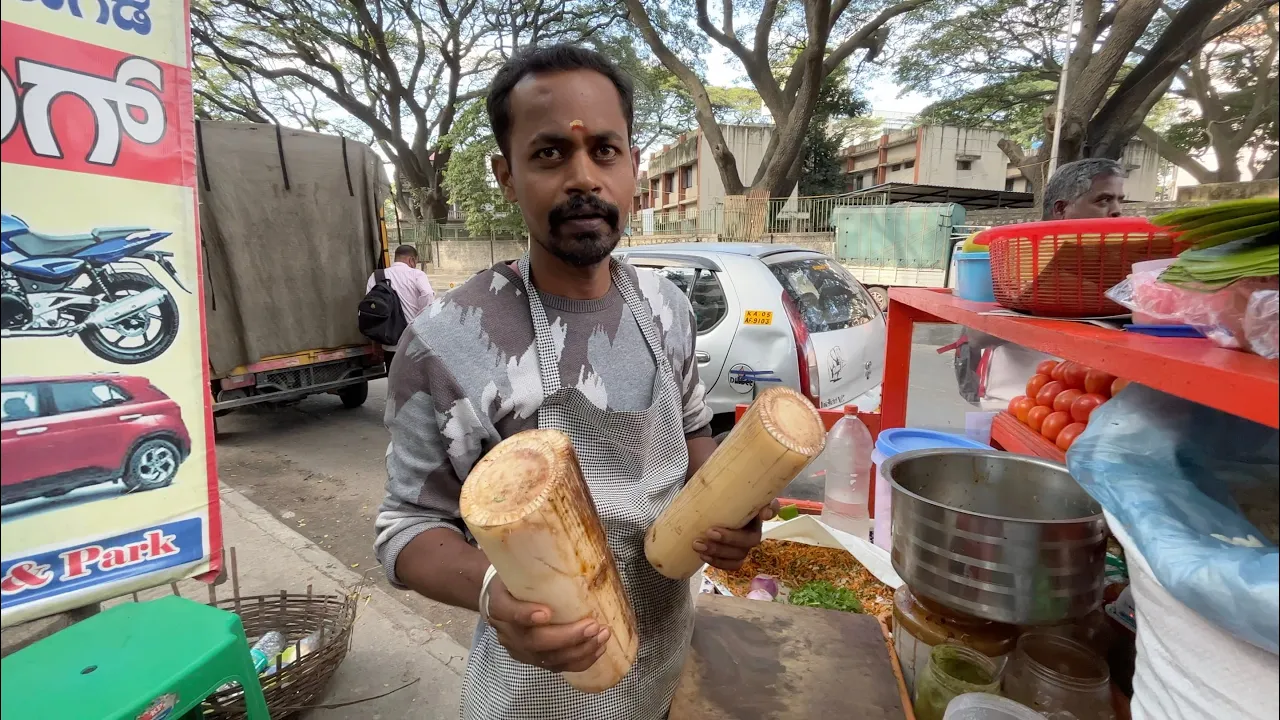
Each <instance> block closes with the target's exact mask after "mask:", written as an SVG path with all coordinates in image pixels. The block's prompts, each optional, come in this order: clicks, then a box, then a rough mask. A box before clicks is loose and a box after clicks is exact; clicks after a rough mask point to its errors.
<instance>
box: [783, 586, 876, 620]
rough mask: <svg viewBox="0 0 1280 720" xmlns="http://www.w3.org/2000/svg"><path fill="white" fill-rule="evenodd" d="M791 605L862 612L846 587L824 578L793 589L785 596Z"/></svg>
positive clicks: (851, 592)
mask: <svg viewBox="0 0 1280 720" xmlns="http://www.w3.org/2000/svg"><path fill="white" fill-rule="evenodd" d="M787 602H789V603H790V604H792V605H802V606H804V607H815V608H825V609H827V610H843V611H844V612H853V613H860V612H862V603H860V602H858V598H857V597H856V596H854V594H853V591H852V590H849V589H848V588H842V587H836V586H834V585H832V584H831V583H829V582H827V581H826V580H814V581H813V582H809V583H805V584H804V585H803V586H801V587H800V588H799V589H797V590H793V591H792V592H791V595H790V596H789V597H788V598H787Z"/></svg>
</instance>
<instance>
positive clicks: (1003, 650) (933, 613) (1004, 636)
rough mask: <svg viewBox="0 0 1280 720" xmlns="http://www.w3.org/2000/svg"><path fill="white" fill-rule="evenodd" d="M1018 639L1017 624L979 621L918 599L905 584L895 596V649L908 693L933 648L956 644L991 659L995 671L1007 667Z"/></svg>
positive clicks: (913, 686) (923, 599)
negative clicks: (945, 644) (1006, 662)
mask: <svg viewBox="0 0 1280 720" xmlns="http://www.w3.org/2000/svg"><path fill="white" fill-rule="evenodd" d="M1017 640H1018V628H1017V627H1016V626H1014V625H1005V624H1003V623H997V622H990V621H988V620H979V619H978V618H975V617H969V616H967V615H962V614H960V613H957V612H955V611H954V610H950V609H948V608H946V607H943V606H942V605H939V604H938V603H935V602H932V601H930V600H928V599H925V598H920V597H917V596H916V595H915V594H913V593H912V592H911V589H910V588H908V587H907V586H906V585H903V586H902V587H900V588H898V590H897V591H896V592H895V593H894V594H893V649H894V651H895V652H896V653H897V654H898V662H899V663H900V664H901V665H902V678H903V680H905V681H906V683H907V692H913V691H914V690H915V679H916V675H917V673H918V672H919V671H921V670H923V669H924V666H925V664H926V663H927V662H928V660H929V653H930V651H932V650H933V648H934V647H936V646H938V645H942V644H944V643H954V644H958V645H964V646H965V647H968V648H972V649H974V650H977V651H978V652H979V653H982V654H983V655H986V656H987V657H989V658H992V659H993V660H994V661H995V663H996V668H997V669H1000V668H1003V667H1004V663H1005V660H1006V659H1007V658H1008V657H1009V655H1010V653H1012V652H1013V648H1014V645H1015V644H1016V643H1017Z"/></svg>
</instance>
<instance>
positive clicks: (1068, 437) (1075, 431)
mask: <svg viewBox="0 0 1280 720" xmlns="http://www.w3.org/2000/svg"><path fill="white" fill-rule="evenodd" d="M1084 428H1085V424H1084V423H1078V422H1077V423H1071V424H1070V425H1068V426H1066V427H1064V428H1062V431H1061V432H1059V433H1058V439H1057V440H1056V441H1055V442H1057V443H1058V449H1059V450H1062V451H1063V452H1066V451H1068V450H1070V449H1071V444H1072V443H1074V442H1075V441H1076V438H1078V437H1080V433H1082V432H1084Z"/></svg>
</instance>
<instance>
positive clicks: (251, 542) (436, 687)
mask: <svg viewBox="0 0 1280 720" xmlns="http://www.w3.org/2000/svg"><path fill="white" fill-rule="evenodd" d="M221 496H222V529H223V537H224V543H225V547H226V548H227V550H228V558H229V557H230V555H229V553H230V549H231V548H235V549H236V559H237V565H238V566H239V573H238V574H239V578H240V594H241V595H262V594H269V593H277V592H279V591H281V590H288V591H290V592H306V589H307V586H308V585H311V586H312V589H313V591H314V592H317V593H341V592H343V590H344V589H345V588H349V587H353V586H355V585H357V584H358V583H359V582H360V579H361V576H360V574H359V572H358V571H359V570H360V568H356V569H352V568H348V567H345V566H343V565H342V564H341V563H339V562H338V560H337V559H336V558H334V557H333V556H332V555H329V554H328V553H326V552H325V551H323V550H321V549H320V548H319V547H317V546H316V544H315V543H313V542H311V541H310V540H308V539H306V538H305V537H303V536H302V535H299V534H298V533H297V532H294V531H293V530H292V529H290V528H289V527H288V526H286V525H284V524H283V523H281V522H280V521H278V520H276V519H275V518H274V517H272V516H271V514H270V513H268V512H267V511H265V510H263V509H262V508H260V507H258V506H257V505H254V504H253V503H252V502H250V501H249V500H248V499H247V498H245V497H244V496H243V495H241V494H240V493H239V492H237V491H236V490H234V489H232V488H229V487H227V486H225V485H224V486H223V487H222V493H221ZM229 562H230V561H229V560H228V563H229ZM228 572H230V570H229V569H228ZM373 572H381V568H377V569H374V570H373ZM179 590H180V591H181V593H182V594H183V595H184V596H186V597H189V598H192V599H196V600H200V601H202V602H205V601H207V600H208V588H207V587H206V586H205V585H204V584H203V583H200V582H197V581H194V580H190V581H185V582H183V583H180V584H179ZM170 592H171V591H170V589H169V588H167V587H166V588H158V589H156V590H153V591H150V592H148V593H145V594H144V599H146V598H150V597H155V596H159V595H166V594H169V593H170ZM217 593H218V597H219V598H223V597H231V583H230V582H229V581H228V582H226V583H224V584H223V585H221V586H219V587H218V588H217ZM466 655H467V650H466V648H464V647H462V646H461V645H459V644H458V643H457V642H455V641H454V640H453V639H452V638H450V637H449V636H448V635H446V634H445V633H444V631H442V630H439V629H437V628H436V627H435V626H434V625H433V624H432V623H430V622H429V621H428V620H427V619H425V618H423V617H422V616H421V615H418V614H417V613H414V612H412V611H410V610H409V609H408V608H407V607H405V606H404V605H403V604H401V603H400V602H399V601H398V600H396V599H395V598H394V597H392V596H391V595H389V594H388V593H386V592H385V591H383V590H381V589H379V588H378V587H376V586H373V585H369V586H367V587H365V588H364V589H363V590H362V591H361V602H360V606H359V609H358V611H357V615H356V625H355V631H354V634H353V638H352V643H351V650H350V652H348V653H347V657H346V659H345V660H344V661H343V663H342V665H341V666H340V667H339V668H338V672H337V673H336V674H335V675H334V677H333V681H332V683H331V684H330V686H329V694H328V696H327V697H326V698H324V700H323V702H324V703H326V704H330V703H342V702H349V701H352V700H359V699H361V698H367V697H372V696H374V695H379V694H381V693H384V692H386V691H388V690H390V689H392V688H395V687H399V686H400V685H403V684H405V683H406V682H408V681H410V680H413V679H414V678H419V680H418V682H417V683H415V684H413V685H412V686H410V687H407V688H405V689H403V690H400V691H399V692H396V693H393V694H391V695H388V696H387V697H384V698H379V699H377V700H370V701H368V702H361V703H358V704H356V705H350V706H347V707H344V708H339V709H334V710H313V711H311V712H310V713H308V714H306V715H304V717H305V718H306V720H357V719H358V720H438V719H439V720H453V719H454V718H456V717H458V692H459V690H460V688H461V685H462V671H463V669H464V667H465V665H466Z"/></svg>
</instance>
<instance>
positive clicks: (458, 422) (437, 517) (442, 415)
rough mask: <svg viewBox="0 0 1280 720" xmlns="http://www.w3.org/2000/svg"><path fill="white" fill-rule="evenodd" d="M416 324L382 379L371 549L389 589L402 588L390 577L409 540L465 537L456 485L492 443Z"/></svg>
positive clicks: (483, 421)
mask: <svg viewBox="0 0 1280 720" xmlns="http://www.w3.org/2000/svg"><path fill="white" fill-rule="evenodd" d="M419 327H420V325H416V324H415V325H411V326H410V327H409V328H408V329H407V330H405V334H404V336H403V337H402V338H401V341H400V353H399V355H397V357H396V362H395V364H394V365H393V366H392V370H391V373H390V375H389V376H388V380H387V389H388V392H387V410H386V416H385V418H384V419H385V422H386V426H387V429H388V430H389V431H390V433H391V443H390V445H388V447H387V456H386V464H387V486H386V495H385V497H384V499H383V501H382V505H381V506H380V507H379V509H378V517H377V520H376V523H375V524H376V529H377V539H376V540H375V542H374V552H375V553H376V555H377V558H378V561H379V562H381V563H382V566H383V568H384V569H385V571H386V573H387V579H388V580H389V581H390V582H391V584H392V585H395V586H396V587H403V584H402V583H400V581H399V579H398V576H397V574H396V562H397V561H398V559H399V556H400V551H402V550H403V549H404V547H405V546H406V545H408V544H409V542H410V541H411V540H413V539H414V538H415V537H417V536H418V535H420V534H422V533H423V532H425V531H427V530H431V529H433V528H448V529H450V530H453V531H455V532H458V533H462V534H463V535H464V536H465V535H467V532H466V526H465V525H464V524H463V522H462V516H461V514H460V512H459V510H458V499H459V496H460V494H461V492H462V483H463V481H464V480H465V479H466V476H467V474H468V473H469V472H470V470H471V468H472V466H474V465H475V463H476V462H477V461H478V460H479V458H480V457H481V456H482V455H483V454H484V453H485V452H487V451H488V450H489V449H490V448H492V447H493V445H494V444H496V442H497V439H498V438H497V432H496V431H495V430H494V428H493V425H492V424H491V422H490V420H489V418H488V417H487V415H483V414H480V413H477V412H476V409H475V407H474V406H473V404H472V401H471V400H470V399H469V398H467V397H466V396H465V394H464V393H463V392H462V389H461V388H460V387H459V385H458V383H457V381H456V380H455V378H454V376H453V374H452V373H450V372H449V369H448V368H447V367H445V365H444V363H442V362H441V361H440V359H439V358H438V357H437V356H436V355H435V354H434V353H433V352H432V351H431V348H430V347H429V345H428V344H427V343H426V342H424V340H423V338H422V337H421V336H420V335H419V334H418V332H419V331H418V328H419ZM468 539H470V538H469V537H468Z"/></svg>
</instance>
